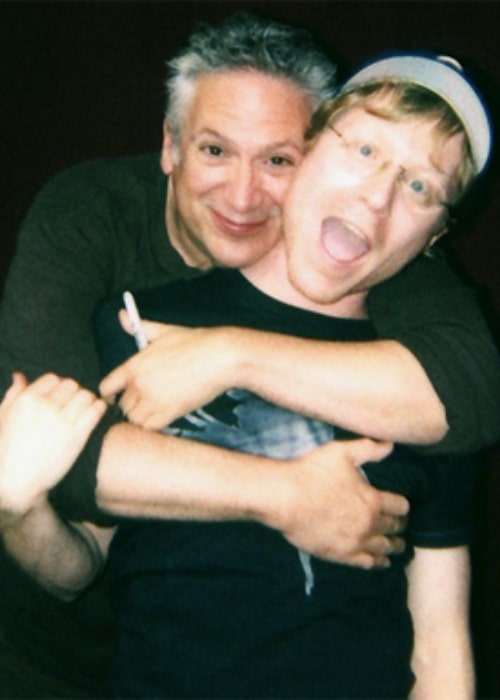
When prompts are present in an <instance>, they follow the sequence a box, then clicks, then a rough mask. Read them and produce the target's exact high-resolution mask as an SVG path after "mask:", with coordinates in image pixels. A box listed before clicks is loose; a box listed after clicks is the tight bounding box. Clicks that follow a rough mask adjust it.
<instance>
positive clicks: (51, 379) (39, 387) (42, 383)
mask: <svg viewBox="0 0 500 700" xmlns="http://www.w3.org/2000/svg"><path fill="white" fill-rule="evenodd" d="M60 382H61V377H59V376H58V375H57V374H54V373H53V372H48V373H47V374H42V375H41V376H40V377H38V378H37V379H35V380H34V381H33V382H32V383H31V384H30V385H29V390H30V392H32V393H33V394H37V395H38V396H46V395H48V394H50V393H51V392H52V391H53V390H54V389H55V387H57V386H58V385H59V383H60Z"/></svg>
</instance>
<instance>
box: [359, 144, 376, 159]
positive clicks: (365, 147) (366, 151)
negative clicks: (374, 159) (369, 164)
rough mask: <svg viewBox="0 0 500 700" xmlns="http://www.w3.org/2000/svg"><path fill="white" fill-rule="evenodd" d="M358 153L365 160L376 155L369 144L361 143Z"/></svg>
mask: <svg viewBox="0 0 500 700" xmlns="http://www.w3.org/2000/svg"><path fill="white" fill-rule="evenodd" d="M358 153H359V155H360V156H363V157H364V158H371V156H373V155H374V153H375V150H374V148H373V146H371V145H370V144H369V143H361V144H359V145H358Z"/></svg>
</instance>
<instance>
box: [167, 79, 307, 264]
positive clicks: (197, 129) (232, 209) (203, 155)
mask: <svg viewBox="0 0 500 700" xmlns="http://www.w3.org/2000/svg"><path fill="white" fill-rule="evenodd" d="M310 116H311V105H310V104H309V100H308V99H307V98H306V97H305V95H304V94H303V93H302V92H300V90H299V89H298V88H296V87H294V86H293V85H292V84H291V83H290V82H288V81H286V80H282V79H279V78H275V77H272V76H268V75H264V74H262V73H257V72H252V71H232V72H228V73H222V74H212V75H205V76H202V77H201V78H199V79H198V81H197V83H196V87H195V90H194V94H193V97H192V101H191V102H190V104H189V108H188V109H187V113H186V118H185V120H184V122H183V126H182V134H181V138H180V144H178V147H177V148H174V146H173V144H172V139H171V135H170V132H169V131H168V129H166V130H165V135H164V143H163V150H162V160H161V163H162V168H163V170H164V172H165V173H167V174H170V180H169V192H168V201H167V228H168V232H169V236H170V239H171V241H172V243H173V245H174V247H175V248H176V249H177V250H178V251H179V252H180V254H181V255H182V257H183V258H184V260H185V261H186V262H187V263H188V264H190V265H193V266H196V267H200V268H206V267H210V266H212V265H214V264H217V265H222V266H227V267H241V266H244V265H249V264H252V263H254V262H256V261H257V260H259V259H260V258H261V257H262V256H263V255H264V254H265V253H266V252H267V251H268V250H269V249H270V248H271V247H272V246H273V245H274V244H275V243H276V241H277V240H278V239H279V238H280V236H281V234H282V205H283V202H284V199H285V195H286V193H287V191H288V188H289V186H290V183H291V179H292V175H293V173H294V171H295V168H296V166H297V165H298V163H299V162H300V161H301V159H302V157H303V153H304V134H305V131H306V129H307V126H308V124H309V120H310ZM177 155H178V157H176V156H177Z"/></svg>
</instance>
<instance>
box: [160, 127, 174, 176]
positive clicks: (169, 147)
mask: <svg viewBox="0 0 500 700" xmlns="http://www.w3.org/2000/svg"><path fill="white" fill-rule="evenodd" d="M174 164H175V162H174V141H173V136H172V132H171V131H170V127H169V125H168V123H167V120H166V119H165V121H164V122H163V144H162V149H161V158H160V165H161V169H162V170H163V172H164V173H165V175H169V174H170V173H171V172H172V170H173V169H174Z"/></svg>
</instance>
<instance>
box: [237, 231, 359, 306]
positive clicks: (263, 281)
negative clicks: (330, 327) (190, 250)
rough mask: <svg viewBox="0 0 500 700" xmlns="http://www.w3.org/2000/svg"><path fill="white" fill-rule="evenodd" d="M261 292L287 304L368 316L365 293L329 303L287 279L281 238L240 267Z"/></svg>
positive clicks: (284, 250) (284, 251)
mask: <svg viewBox="0 0 500 700" xmlns="http://www.w3.org/2000/svg"><path fill="white" fill-rule="evenodd" d="M240 272H241V274H242V275H243V276H244V277H245V278H246V279H247V280H248V281H249V282H251V284H253V285H254V287H256V288H257V289H259V290H260V291H261V292H263V293H264V294H267V295H268V296H270V297H272V298H273V299H277V300H278V301H281V302H283V303H285V304H289V305H290V306H296V307H298V308H300V309H305V310H307V311H313V312H314V313H319V314H323V315H325V316H337V317H339V318H367V313H366V309H365V299H366V294H365V293H359V294H349V295H346V296H344V297H342V298H341V299H337V300H335V301H333V302H331V303H329V304H320V303H318V302H315V301H312V300H311V299H308V298H307V297H306V296H304V294H302V293H301V292H300V290H298V289H297V288H296V287H295V286H294V285H293V284H292V283H291V281H290V278H289V277H288V268H287V263H286V249H285V245H284V244H283V243H282V242H281V241H280V242H279V243H278V244H277V245H276V246H274V248H272V249H271V250H270V251H269V252H268V253H267V254H266V255H265V256H264V257H263V258H261V259H260V260H259V261H258V262H256V263H254V264H253V265H250V266H249V267H246V268H243V269H241V270H240Z"/></svg>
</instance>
